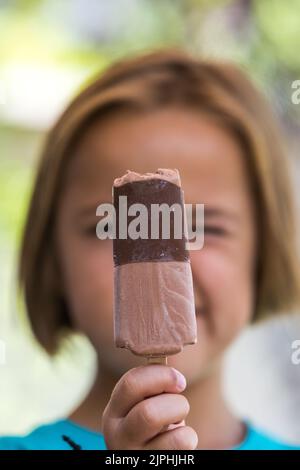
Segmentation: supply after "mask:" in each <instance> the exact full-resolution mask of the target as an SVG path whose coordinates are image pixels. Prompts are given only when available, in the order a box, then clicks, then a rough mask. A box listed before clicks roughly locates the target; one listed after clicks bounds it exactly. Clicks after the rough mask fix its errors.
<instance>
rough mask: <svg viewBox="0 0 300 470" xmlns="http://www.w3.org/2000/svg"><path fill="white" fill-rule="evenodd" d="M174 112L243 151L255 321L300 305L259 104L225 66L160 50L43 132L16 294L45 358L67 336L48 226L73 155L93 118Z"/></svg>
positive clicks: (100, 86) (282, 190) (287, 203)
mask: <svg viewBox="0 0 300 470" xmlns="http://www.w3.org/2000/svg"><path fill="white" fill-rule="evenodd" d="M170 105H175V106H180V107H185V108H194V109H198V110H199V111H201V112H206V113H209V114H210V115H211V116H213V117H214V118H215V119H217V120H218V122H219V123H221V124H222V125H224V126H225V127H226V129H228V131H229V132H231V133H232V134H233V135H234V136H235V137H236V139H238V141H239V142H240V145H241V146H242V149H243V152H244V155H245V159H246V163H247V168H248V173H249V178H250V181H251V185H252V190H253V197H254V198H255V202H256V213H257V233H258V245H259V247H260V250H259V254H258V259H257V272H256V281H255V282H256V286H255V288H256V305H255V311H254V314H253V321H258V320H260V319H262V318H265V317H266V316H267V315H270V314H275V313H278V312H282V311H288V310H290V309H293V308H295V307H297V306H298V305H299V298H300V295H299V291H300V288H299V286H300V274H299V273H300V271H299V263H298V258H297V246H296V221H295V208H294V206H293V198H292V194H291V182H290V179H289V175H288V168H287V158H286V155H285V152H284V149H283V147H282V142H281V139H280V134H279V132H278V129H277V127H276V124H275V122H274V118H273V116H272V112H271V111H270V109H269V107H268V105H267V103H266V102H265V99H264V98H263V96H262V95H261V94H260V93H259V92H258V91H257V90H256V89H255V87H254V86H253V85H252V84H251V82H250V81H249V79H248V78H247V76H246V74H245V73H243V72H242V71H241V70H240V69H239V68H238V67H237V66H234V65H232V64H228V63H219V62H211V61H203V60H198V59H196V58H193V57H190V56H189V55H187V54H186V53H184V52H180V51H174V50H166V51H160V52H156V53H151V54H147V55H144V56H141V57H137V58H133V59H127V60H123V61H120V62H118V63H116V64H115V65H113V66H111V67H110V68H109V69H108V70H107V71H106V72H105V73H104V74H102V75H101V76H99V77H97V78H96V79H95V80H94V81H93V82H92V83H91V84H90V85H89V86H87V87H86V88H85V89H84V90H83V91H82V92H81V93H80V94H79V95H78V96H77V97H76V98H75V99H74V100H73V102H72V103H71V104H70V105H69V106H68V107H67V109H66V110H65V112H64V113H63V114H62V116H61V117H60V118H59V119H58V121H57V123H56V124H55V126H54V127H53V129H52V130H51V131H50V132H49V134H48V137H47V140H46V143H45V147H44V151H43V154H42V156H41V160H40V165H39V168H38V172H37V176H36V182H35V186H34V190H33V194H32V198H31V202H30V205H29V212H28V217H27V222H26V225H25V229H24V236H23V241H22V245H21V254H20V265H19V285H20V289H21V291H22V292H23V294H24V300H25V305H26V308H27V313H28V316H29V319H30V322H31V326H32V330H33V332H34V334H35V336H36V338H37V340H38V341H39V342H40V343H41V345H42V346H43V347H44V348H45V349H46V350H47V351H48V352H49V353H54V352H55V351H56V350H57V347H58V344H59V338H60V337H61V336H62V335H64V334H65V333H66V332H70V331H72V324H71V321H70V315H69V313H68V306H67V305H66V302H65V300H64V294H63V292H61V287H60V283H59V273H58V262H57V258H56V254H55V249H54V236H53V227H54V224H55V213H56V209H57V205H58V204H59V195H60V191H61V186H62V180H63V174H64V172H65V171H66V169H67V166H68V162H69V159H70V158H71V155H72V149H73V148H74V145H76V142H77V141H78V139H80V137H81V135H82V133H83V132H84V130H85V129H86V128H87V127H88V126H89V125H90V123H91V122H92V120H93V119H98V118H100V117H102V118H105V117H106V116H107V113H112V112H113V113H117V112H120V110H121V109H128V110H132V112H145V111H151V110H152V109H155V108H159V107H164V106H170Z"/></svg>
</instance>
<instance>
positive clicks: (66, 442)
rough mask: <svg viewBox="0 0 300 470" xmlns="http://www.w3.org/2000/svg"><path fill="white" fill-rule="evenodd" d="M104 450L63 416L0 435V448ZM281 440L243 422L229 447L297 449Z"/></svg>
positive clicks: (92, 436)
mask: <svg viewBox="0 0 300 470" xmlns="http://www.w3.org/2000/svg"><path fill="white" fill-rule="evenodd" d="M72 444H75V446H76V445H78V446H80V448H81V449H82V450H106V449H107V448H106V445H105V441H104V437H103V435H102V434H100V433H96V432H93V431H90V430H88V429H86V428H83V427H82V426H79V425H77V424H75V423H73V422H72V421H69V420H67V419H64V420H59V421H55V422H54V423H51V424H46V425H43V426H39V427H38V428H36V429H34V430H33V431H32V432H31V433H29V434H27V435H26V436H16V437H0V450H72V448H73V447H72ZM299 449H300V445H299V447H296V446H292V445H288V444H285V443H283V442H281V441H280V440H278V439H275V438H273V437H271V436H268V435H266V434H265V433H264V432H262V431H260V430H258V429H256V428H255V427H253V426H252V425H251V424H250V423H247V434H246V437H245V439H244V441H243V442H242V443H241V444H240V445H239V446H237V447H234V448H233V450H299Z"/></svg>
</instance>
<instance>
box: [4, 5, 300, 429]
mask: <svg viewBox="0 0 300 470" xmlns="http://www.w3.org/2000/svg"><path fill="white" fill-rule="evenodd" d="M299 18H300V0H289V1H285V0H235V1H229V0H227V1H225V0H210V1H208V0H89V1H88V2H87V1H86V0H0V341H1V342H2V343H1V344H2V350H3V349H5V351H4V352H3V351H2V356H3V355H4V353H5V357H4V358H3V357H2V362H3V364H2V365H1V364H0V433H13V432H23V431H25V430H27V429H29V428H30V427H31V426H33V425H35V424H37V423H40V422H43V421H45V420H47V419H52V418H53V417H56V416H60V415H63V414H64V413H65V412H66V411H68V410H69V409H70V408H71V407H72V406H73V405H74V403H76V401H77V400H78V399H80V397H81V396H82V395H83V394H84V393H85V392H86V390H87V389H88V386H89V383H90V381H91V380H92V376H93V370H94V358H93V353H92V351H91V349H90V347H89V345H88V344H86V342H85V341H84V340H83V339H82V338H75V340H74V343H73V344H71V345H70V347H68V348H66V350H65V351H64V353H63V354H62V355H61V356H60V357H59V358H57V359H56V360H55V361H54V362H50V361H49V359H48V358H47V357H46V356H45V355H44V354H43V352H42V351H40V349H39V348H38V346H37V345H36V344H35V342H34V341H33V339H32V338H31V336H30V332H29V329H28V327H27V325H26V322H25V320H24V317H22V315H20V312H19V308H18V300H17V296H16V282H15V274H16V261H17V255H18V246H19V240H20V234H21V229H22V224H23V221H24V217H25V214H26V206H27V202H28V197H29V194H30V190H31V186H32V182H33V176H34V171H35V165H36V161H37V158H38V155H39V150H40V148H41V145H42V142H43V138H44V134H45V132H46V131H47V129H48V128H49V126H51V124H52V123H53V122H54V120H55V119H56V117H57V116H58V115H59V113H60V112H61V111H62V110H63V108H64V106H65V104H66V103H67V102H68V100H69V99H70V98H71V97H72V95H73V94H74V93H76V91H78V89H79V87H80V86H81V84H82V83H84V81H85V80H87V79H88V78H89V77H90V76H91V75H93V73H95V72H96V71H98V70H103V69H104V68H105V67H106V66H107V65H109V64H110V63H111V62H112V61H114V60H115V59H116V58H118V57H123V56H126V55H130V54H134V53H136V52H138V51H145V50H151V49H154V48H158V47H162V46H180V47H183V48H185V49H188V50H190V51H192V52H193V53H195V54H196V55H202V56H203V55H204V56H206V57H215V58H217V57H220V58H222V59H228V60H234V61H235V62H238V63H239V64H241V65H242V67H244V68H245V69H246V70H247V71H248V72H249V74H250V75H251V76H252V78H253V79H254V80H255V82H256V83H257V84H258V85H259V86H260V87H261V88H262V90H263V91H264V92H265V93H266V95H267V96H268V97H269V99H270V101H271V103H272V105H273V108H274V111H275V113H276V114H277V116H278V118H279V119H280V121H281V123H282V126H283V127H284V130H285V133H286V136H287V142H288V145H289V152H290V156H291V161H292V164H293V167H294V170H295V171H294V175H295V182H296V184H297V182H298V181H300V178H299V177H298V175H299V164H298V160H297V149H298V146H299V134H300V132H299V122H300V105H298V106H297V105H295V104H292V101H291V95H292V88H291V86H292V82H293V81H294V80H297V79H300V54H299V48H300V26H299V25H300V23H299ZM280 331H281V332H282V331H283V337H284V338H285V339H284V341H287V339H288V341H292V339H294V338H297V332H298V333H299V330H295V329H293V328H291V327H290V326H287V325H284V326H283V327H281V329H280ZM251 334H252V333H251ZM299 334H300V333H299ZM299 334H298V336H299ZM273 336H274V335H273ZM267 337H268V336H267V333H266V334H265V336H263V338H262V340H261V341H262V342H264V341H266V338H267ZM246 341H248V340H246ZM249 341H250V343H251V341H252V340H251V339H250V340H249ZM243 344H245V343H243ZM243 344H242V345H241V346H238V347H240V348H241V349H239V351H241V350H243V347H244V348H245V346H243ZM257 354H258V353H257ZM262 354H265V355H266V354H267V353H266V351H265V352H264V353H262ZM286 354H287V357H286V361H287V362H288V354H289V351H288V349H287V352H286ZM265 357H266V356H265ZM0 359H1V357H0ZM0 362H1V361H0ZM233 363H234V359H233ZM248 366H249V367H250V365H249V364H248ZM229 367H230V366H229ZM231 367H233V365H232V366H231ZM234 367H235V370H236V364H235V363H234ZM253 367H254V365H253ZM288 367H290V364H289V363H288ZM235 373H236V374H237V373H238V372H235ZM291 374H292V375H293V374H294V375H293V377H295V376H296V377H297V378H298V376H299V372H298V370H297V371H296V370H295V368H294V369H293V368H292V369H291ZM229 375H230V374H229ZM245 380H246V384H245V383H244V387H245V389H246V388H247V379H245ZM233 382H235V381H234V380H233ZM297 383H298V382H297ZM299 384H300V378H299ZM256 385H257V386H256V390H257V398H258V395H260V398H261V396H263V390H265V388H264V387H266V386H265V385H262V384H261V387H262V388H261V389H260V388H259V384H256ZM239 386H241V385H239ZM229 388H230V387H229ZM266 393H268V391H267V392H266V391H265V394H266ZM278 393H279V392H278ZM233 395H234V393H233ZM253 395H254V398H253ZM237 396H238V394H237V392H235V397H237ZM252 399H254V400H255V392H253V393H252ZM293 403H294V402H293ZM236 405H237V407H238V404H236ZM242 406H243V404H241V410H242ZM248 408H249V407H248ZM299 408H300V407H298V409H299ZM251 410H252V412H253V415H255V413H257V414H259V413H260V414H261V410H260V408H258V406H257V405H256V404H255V402H253V404H252V408H251V404H250V411H251ZM242 411H243V410H242ZM283 414H284V412H283V411H282V412H281V414H280V413H279V415H278V414H277V415H276V416H277V418H276V416H275V418H276V419H277V421H276V419H275V420H273V421H272V416H274V413H273V414H272V410H269V414H268V417H269V427H270V428H272V429H273V428H274V429H275V428H276V429H277V428H278V429H279V428H280V430H281V431H282V422H283V421H284V418H283V417H282V415H283ZM290 414H293V413H290ZM298 416H299V414H298ZM285 419H286V422H287V423H288V422H289V423H291V421H288V419H290V418H287V417H285ZM280 420H281V421H280ZM279 422H281V426H280V425H279ZM285 435H286V436H287V435H290V436H292V437H295V436H296V437H297V436H298V437H299V438H300V431H299V429H298V431H297V433H296V431H293V427H291V425H289V427H288V425H287V426H286V431H285Z"/></svg>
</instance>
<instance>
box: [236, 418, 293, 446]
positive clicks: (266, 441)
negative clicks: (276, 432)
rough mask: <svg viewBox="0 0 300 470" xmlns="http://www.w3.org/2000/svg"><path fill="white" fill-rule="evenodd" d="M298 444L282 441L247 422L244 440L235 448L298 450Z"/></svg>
mask: <svg viewBox="0 0 300 470" xmlns="http://www.w3.org/2000/svg"><path fill="white" fill-rule="evenodd" d="M299 449H300V444H299V445H296V444H294V445H293V444H290V443H287V442H284V441H282V440H281V439H279V438H278V437H275V436H273V435H272V434H269V433H267V432H265V431H263V430H261V429H259V428H257V427H255V426H253V425H252V424H250V423H247V434H246V437H245V439H244V441H243V442H242V443H241V444H240V445H239V446H237V447H236V448H235V450H299Z"/></svg>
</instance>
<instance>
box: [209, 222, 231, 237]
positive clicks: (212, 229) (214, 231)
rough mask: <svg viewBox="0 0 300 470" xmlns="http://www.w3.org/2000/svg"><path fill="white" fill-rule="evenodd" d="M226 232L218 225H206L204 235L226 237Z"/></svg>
mask: <svg viewBox="0 0 300 470" xmlns="http://www.w3.org/2000/svg"><path fill="white" fill-rule="evenodd" d="M226 233H227V232H226V230H225V229H224V228H223V227H218V226H216V225H205V226H204V234H205V235H206V234H208V235H214V236H224V235H226Z"/></svg>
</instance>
